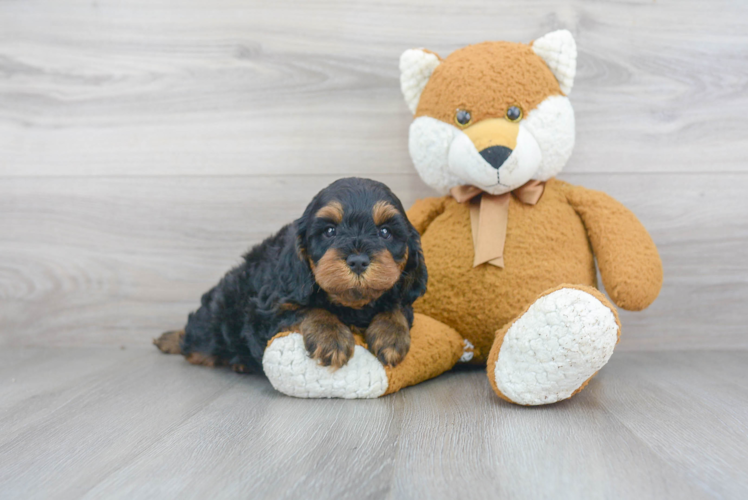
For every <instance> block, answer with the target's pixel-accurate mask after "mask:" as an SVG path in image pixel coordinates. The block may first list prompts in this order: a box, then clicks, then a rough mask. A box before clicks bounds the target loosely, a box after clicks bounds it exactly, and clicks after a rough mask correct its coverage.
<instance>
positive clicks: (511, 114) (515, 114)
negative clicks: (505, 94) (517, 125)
mask: <svg viewBox="0 0 748 500" xmlns="http://www.w3.org/2000/svg"><path fill="white" fill-rule="evenodd" d="M520 118H522V110H521V109H519V108H518V107H517V106H512V107H510V108H509V109H507V110H506V119H507V120H509V121H510V122H516V121H517V120H519V119H520Z"/></svg>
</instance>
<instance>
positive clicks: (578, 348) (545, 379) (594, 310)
mask: <svg viewBox="0 0 748 500" xmlns="http://www.w3.org/2000/svg"><path fill="white" fill-rule="evenodd" d="M617 340H618V325H617V323H616V318H615V316H614V315H613V312H612V311H611V310H610V309H609V308H608V307H607V306H605V305H604V304H603V303H602V302H600V301H599V300H598V299H596V298H595V297H593V296H592V295H590V294H588V293H586V292H583V291H581V290H577V289H573V288H563V289H561V290H557V291H555V292H552V293H550V294H548V295H546V296H544V297H541V298H540V299H538V300H537V301H536V302H535V303H534V304H533V305H532V306H530V308H529V309H528V311H527V312H526V313H525V314H523V315H522V317H521V318H519V319H518V320H517V321H516V322H515V323H514V324H513V325H512V326H511V327H510V328H509V331H507V333H506V336H505V337H504V342H503V344H502V345H501V350H500V351H499V359H498V361H497V362H496V368H495V372H494V375H495V376H496V386H497V387H498V388H499V390H500V391H501V392H502V393H503V394H504V395H505V396H506V397H508V398H509V399H511V400H512V401H514V402H515V403H519V404H523V405H540V404H547V403H555V402H556V401H560V400H562V399H566V398H568V397H569V396H571V394H572V393H573V392H574V391H575V390H577V389H578V388H579V387H581V385H582V384H583V383H584V382H585V381H586V380H587V379H589V378H590V377H591V376H592V375H594V374H595V372H597V371H598V370H599V369H600V368H602V367H603V366H604V365H605V363H607V362H608V359H610V356H611V355H612V354H613V349H614V348H615V345H616V342H617Z"/></svg>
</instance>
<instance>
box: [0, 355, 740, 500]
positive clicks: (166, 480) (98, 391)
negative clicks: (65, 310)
mask: <svg viewBox="0 0 748 500" xmlns="http://www.w3.org/2000/svg"><path fill="white" fill-rule="evenodd" d="M746 378H748V352H745V351H738V352H724V351H712V352H694V351H690V352H679V351H678V352H649V353H645V352H638V353H636V352H622V353H616V354H615V355H614V356H613V358H612V360H611V362H610V363H609V364H608V366H607V367H606V368H604V369H603V371H602V372H601V374H600V375H599V376H598V377H597V378H596V379H594V380H593V382H592V383H591V384H590V386H589V388H588V389H587V390H585V391H584V392H583V393H581V394H580V395H579V396H578V397H576V398H574V399H573V400H570V401H566V402H562V403H559V404H556V405H552V406H547V407H539V408H523V407H518V406H513V405H509V404H506V403H503V402H501V401H500V400H498V398H496V396H495V395H494V394H493V393H492V392H491V389H490V387H489V385H488V381H487V379H486V378H485V375H484V373H483V372H482V371H463V372H453V373H449V374H446V375H444V376H442V377H440V378H438V379H435V380H433V381H430V382H427V383H424V384H422V385H420V386H416V387H412V388H409V389H406V390H404V391H402V392H400V393H398V394H395V395H392V396H388V397H385V398H382V399H378V400H372V401H341V400H299V399H293V398H289V397H286V396H282V395H281V394H279V393H277V392H275V391H274V390H273V388H272V387H271V386H270V384H269V383H268V382H267V380H266V379H264V378H262V377H259V376H247V375H237V374H234V373H232V372H230V371H228V370H225V369H206V368H201V367H195V366H191V365H189V364H187V363H186V362H184V361H183V360H182V359H181V357H178V356H166V355H163V354H160V353H158V352H156V350H155V349H153V348H136V349H126V350H121V349H118V348H87V349H84V348H75V349H73V348H16V349H9V350H5V351H3V352H2V353H0V429H2V432H0V497H2V498H23V499H32V498H39V499H50V498H91V499H99V498H126V499H132V498H431V499H439V498H446V499H454V498H554V499H562V498H575V499H587V498H589V499H600V498H606V499H619V498H627V499H637V500H639V499H650V498H652V499H670V498H672V499H686V498H726V499H742V498H748V452H746V449H748V434H746V428H748V387H747V386H746V385H745V380H746Z"/></svg>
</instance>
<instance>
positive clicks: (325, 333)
mask: <svg viewBox="0 0 748 500" xmlns="http://www.w3.org/2000/svg"><path fill="white" fill-rule="evenodd" d="M300 329H301V334H302V335H303V337H304V346H305V347H306V350H307V352H308V353H309V356H311V357H312V358H313V359H316V360H317V361H318V362H319V363H320V364H321V365H322V366H331V367H333V368H335V369H337V368H340V367H342V366H344V365H345V364H346V363H348V360H349V359H351V356H353V348H354V347H355V346H356V342H355V340H354V338H353V333H352V332H351V330H350V328H348V327H347V326H345V325H344V324H343V323H341V322H340V320H339V319H338V318H337V317H336V316H335V315H333V314H332V313H329V312H327V311H324V310H322V309H315V310H313V311H310V312H309V313H308V314H307V316H306V317H305V318H304V320H303V321H302V322H301V327H300Z"/></svg>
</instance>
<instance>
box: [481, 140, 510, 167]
mask: <svg viewBox="0 0 748 500" xmlns="http://www.w3.org/2000/svg"><path fill="white" fill-rule="evenodd" d="M510 154H512V150H511V149H509V148H507V147H505V146H491V147H490V148H486V149H484V150H483V151H481V152H480V155H481V156H482V157H483V159H484V160H486V161H487V162H488V164H489V165H491V166H492V167H493V168H495V169H496V170H498V169H499V167H500V166H502V165H503V164H504V162H505V161H506V159H507V158H509V155H510Z"/></svg>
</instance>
